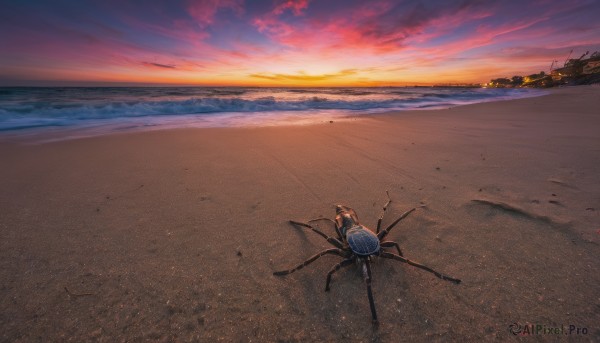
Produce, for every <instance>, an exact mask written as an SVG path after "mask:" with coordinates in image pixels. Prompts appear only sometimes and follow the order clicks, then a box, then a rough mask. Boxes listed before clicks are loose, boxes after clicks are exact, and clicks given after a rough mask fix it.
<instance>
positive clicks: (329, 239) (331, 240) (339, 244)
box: [290, 220, 344, 249]
mask: <svg viewBox="0 0 600 343" xmlns="http://www.w3.org/2000/svg"><path fill="white" fill-rule="evenodd" d="M290 223H291V224H292V225H297V226H302V227H306V228H309V229H311V230H313V231H314V232H316V233H317V234H319V235H320V236H321V237H323V238H325V239H326V240H327V242H329V243H330V244H331V245H333V246H334V247H336V248H339V249H343V248H344V244H343V243H342V242H340V241H339V240H338V239H335V238H333V237H329V236H327V235H326V234H324V233H323V232H321V231H319V230H317V229H315V228H314V227H312V226H310V225H308V224H306V223H301V222H296V221H293V220H290Z"/></svg>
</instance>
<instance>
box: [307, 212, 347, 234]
mask: <svg viewBox="0 0 600 343" xmlns="http://www.w3.org/2000/svg"><path fill="white" fill-rule="evenodd" d="M319 220H327V221H330V222H332V223H333V225H335V232H336V233H337V235H338V239H339V240H342V233H341V232H340V228H339V227H338V225H337V222H336V221H335V220H333V219H329V218H324V217H322V218H315V219H311V220H309V221H308V222H309V223H310V222H316V221H319Z"/></svg>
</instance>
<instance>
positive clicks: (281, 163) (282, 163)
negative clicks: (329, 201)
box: [263, 153, 322, 201]
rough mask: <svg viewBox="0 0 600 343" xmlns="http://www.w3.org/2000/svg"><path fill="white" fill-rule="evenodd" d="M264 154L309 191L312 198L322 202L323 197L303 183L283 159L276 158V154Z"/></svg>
mask: <svg viewBox="0 0 600 343" xmlns="http://www.w3.org/2000/svg"><path fill="white" fill-rule="evenodd" d="M263 154H264V155H265V156H267V157H270V158H272V159H273V160H274V161H275V162H277V163H278V164H279V165H280V166H281V167H282V168H283V169H284V170H285V171H286V172H287V173H288V175H289V176H290V177H291V178H292V179H293V180H294V181H296V182H297V183H298V184H300V185H301V186H302V187H303V188H304V189H305V190H307V191H308V192H309V193H310V194H312V196H313V197H315V199H317V200H318V201H322V199H321V197H320V196H319V195H318V194H317V193H316V192H315V191H313V190H312V188H310V186H308V184H307V183H306V182H304V181H302V179H301V178H300V176H298V174H296V172H294V169H293V168H292V167H290V166H288V165H287V164H285V163H284V162H283V161H282V160H281V159H279V157H277V156H275V155H274V154H270V153H263Z"/></svg>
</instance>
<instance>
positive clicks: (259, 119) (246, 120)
mask: <svg viewBox="0 0 600 343" xmlns="http://www.w3.org/2000/svg"><path fill="white" fill-rule="evenodd" d="M413 88H414V87H413ZM430 88H431V87H430ZM438 88H439V87H438ZM275 89H277V88H275ZM323 89H330V88H323ZM352 89H354V88H352ZM441 89H445V88H441ZM207 90H210V88H207ZM490 92H493V90H490ZM535 92H537V94H512V95H502V96H496V97H491V98H484V99H479V100H478V101H477V100H475V99H469V100H460V99H459V98H454V99H453V98H450V99H449V102H450V103H443V102H441V103H435V102H434V103H431V104H423V105H422V106H417V107H414V108H405V109H385V108H371V109H364V110H359V109H341V108H338V109H335V108H331V109H319V108H313V109H304V110H270V111H258V112H251V111H250V112H214V113H198V114H179V115H177V114H171V115H148V116H139V117H136V116H133V117H127V116H125V117H119V118H106V119H88V120H83V121H81V122H80V123H78V124H70V125H63V124H58V125H57V126H52V125H48V126H39V127H35V125H37V124H35V123H32V125H34V124H35V125H34V127H23V128H17V129H3V130H2V131H0V140H5V141H6V140H24V141H27V140H30V141H35V140H36V139H37V140H39V141H40V142H42V143H43V142H46V139H45V137H46V136H48V137H51V139H50V140H48V141H49V142H50V141H56V140H69V139H78V138H86V137H96V136H103V135H111V134H115V133H116V134H119V133H129V132H141V131H155V130H170V129H180V128H260V127H273V126H275V127H287V126H305V125H319V124H325V123H329V122H331V121H338V122H340V121H354V120H356V119H363V118H369V117H371V116H379V115H381V114H389V113H402V112H406V111H418V112H420V111H430V110H439V109H446V108H448V107H449V106H450V107H459V106H468V105H471V104H477V103H487V102H495V101H510V100H515V99H521V98H529V97H539V96H543V95H545V94H547V92H544V91H542V90H535ZM426 95H427V94H423V97H422V99H427V98H428V96H426ZM455 96H459V95H458V94H455ZM434 98H435V96H434ZM213 100H219V99H213ZM222 100H226V99H222ZM356 100H360V99H359V98H356ZM405 100H406V101H407V104H408V103H410V101H412V100H414V99H405ZM106 101H107V102H108V103H110V99H109V98H107V99H106ZM333 101H334V102H335V101H336V100H335V96H334V100H333ZM398 101H400V102H402V101H403V100H398ZM422 101H425V103H426V102H427V101H426V100H422ZM461 101H463V102H464V101H466V102H470V101H477V102H472V103H466V104H465V103H463V104H461V103H460V102H461ZM284 102H285V101H284ZM359 102H360V101H359ZM384 102H385V101H384ZM452 102H454V103H452ZM89 106H91V104H90V105H89ZM82 110H83V109H82ZM63 120H67V119H63Z"/></svg>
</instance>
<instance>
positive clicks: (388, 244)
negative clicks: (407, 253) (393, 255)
mask: <svg viewBox="0 0 600 343" xmlns="http://www.w3.org/2000/svg"><path fill="white" fill-rule="evenodd" d="M381 246H382V247H384V248H393V247H396V250H398V255H400V256H404V254H403V253H402V250H400V245H398V243H396V242H392V241H385V242H381Z"/></svg>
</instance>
